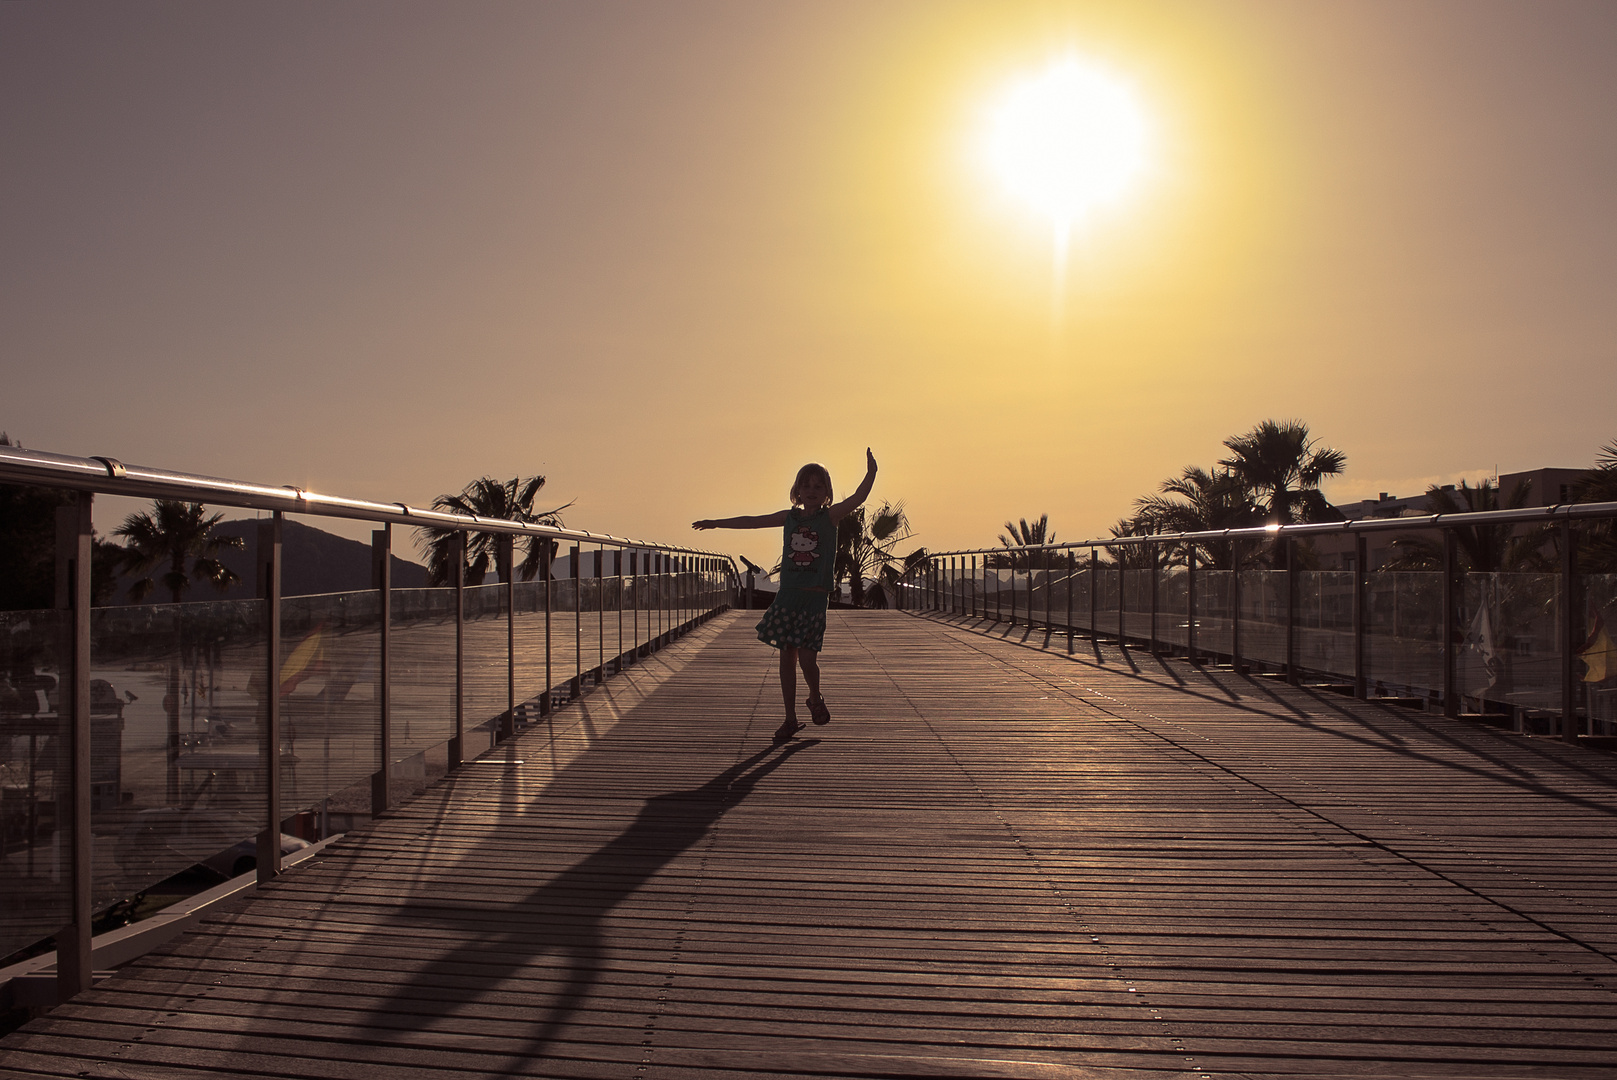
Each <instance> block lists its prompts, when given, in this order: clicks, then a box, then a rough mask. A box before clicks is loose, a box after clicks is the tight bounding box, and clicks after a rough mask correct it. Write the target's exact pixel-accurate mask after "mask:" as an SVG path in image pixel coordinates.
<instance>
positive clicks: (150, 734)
mask: <svg viewBox="0 0 1617 1080" xmlns="http://www.w3.org/2000/svg"><path fill="white" fill-rule="evenodd" d="M264 610H265V609H264V601H262V600H236V601H205V602H199V603H188V604H136V605H129V606H125V607H112V608H96V609H94V610H93V611H92V612H91V613H90V657H91V663H90V668H91V670H90V678H91V683H90V702H91V703H90V721H91V723H90V746H91V752H90V771H91V780H90V782H91V827H92V829H93V831H94V832H95V834H96V835H97V837H98V838H102V839H101V840H100V841H99V842H98V845H97V854H98V855H110V856H111V857H110V858H106V857H98V858H95V859H94V860H92V875H93V877H94V879H95V882H94V887H93V892H92V896H91V903H92V905H93V906H94V907H96V908H97V909H100V908H102V907H104V906H105V905H107V904H110V903H112V902H113V901H115V900H119V899H121V898H123V897H125V896H129V895H131V894H133V893H137V892H140V891H142V890H143V889H146V888H148V887H150V886H151V885H154V884H156V883H157V882H159V881H162V880H163V879H164V878H167V877H169V876H171V875H173V874H175V873H178V872H179V871H181V870H184V869H186V868H188V867H190V866H192V865H194V864H196V863H199V862H202V861H204V860H210V859H215V857H217V856H219V855H220V854H221V853H222V852H225V851H227V850H228V849H230V848H232V847H234V846H236V845H238V844H242V845H245V847H244V848H243V850H241V851H240V852H238V853H237V855H236V857H235V858H232V859H228V860H226V861H225V863H223V864H220V863H218V862H217V861H216V862H215V864H214V868H215V869H217V870H219V871H220V872H221V873H224V874H231V873H233V872H234V870H235V869H236V867H235V865H234V864H235V862H236V861H238V859H239V860H251V859H252V858H253V855H252V852H251V850H249V849H250V848H251V844H252V838H253V837H255V836H256V835H257V833H258V832H259V830H260V829H261V828H262V825H261V823H262V822H263V820H264V816H265V804H264V791H265V762H264V748H263V742H262V740H263V720H264V716H265V714H266V710H265V687H266V684H267V683H268V681H269V680H268V677H267V676H268V672H267V670H266V665H267V663H268V652H267V650H266V648H265V645H264ZM280 752H281V756H282V760H283V762H291V761H293V760H295V755H296V748H295V747H294V746H293V745H292V743H291V741H290V740H289V739H284V738H283V740H282V745H281V747H280Z"/></svg>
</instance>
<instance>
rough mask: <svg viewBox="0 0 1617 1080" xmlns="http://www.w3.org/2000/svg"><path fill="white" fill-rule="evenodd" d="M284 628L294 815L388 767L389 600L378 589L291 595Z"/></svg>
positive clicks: (288, 808)
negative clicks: (384, 735) (384, 740)
mask: <svg viewBox="0 0 1617 1080" xmlns="http://www.w3.org/2000/svg"><path fill="white" fill-rule="evenodd" d="M281 629H282V634H281V656H282V660H281V728H282V737H283V748H282V761H283V771H282V779H281V783H282V792H283V804H282V805H283V809H284V814H285V815H290V814H292V813H295V812H297V811H299V810H304V809H307V808H309V807H312V806H315V805H316V804H318V803H319V802H320V801H321V800H322V799H324V798H325V796H326V795H328V794H329V793H331V792H334V791H339V790H341V789H342V788H345V787H348V786H350V785H352V784H356V783H359V782H360V781H362V780H364V779H365V778H366V777H368V776H370V775H371V774H372V773H375V772H377V771H378V770H379V769H380V768H381V761H380V756H381V686H380V678H381V646H382V640H381V598H380V597H379V596H378V595H377V593H376V592H374V591H371V590H366V591H364V592H352V593H332V594H329V595H326V596H289V597H287V598H285V599H284V600H282V602H281ZM287 754H290V755H291V758H290V760H288V759H287V756H286V755H287Z"/></svg>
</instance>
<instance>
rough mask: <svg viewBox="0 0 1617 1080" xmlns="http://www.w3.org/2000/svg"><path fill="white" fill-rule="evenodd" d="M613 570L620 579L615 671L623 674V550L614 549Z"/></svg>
mask: <svg viewBox="0 0 1617 1080" xmlns="http://www.w3.org/2000/svg"><path fill="white" fill-rule="evenodd" d="M612 569H613V570H615V571H617V573H616V575H615V576H616V577H617V579H618V658H617V660H616V662H615V665H614V667H613V669H612V670H613V671H614V672H616V673H617V674H619V675H622V674H623V549H622V548H614V549H613V551H612Z"/></svg>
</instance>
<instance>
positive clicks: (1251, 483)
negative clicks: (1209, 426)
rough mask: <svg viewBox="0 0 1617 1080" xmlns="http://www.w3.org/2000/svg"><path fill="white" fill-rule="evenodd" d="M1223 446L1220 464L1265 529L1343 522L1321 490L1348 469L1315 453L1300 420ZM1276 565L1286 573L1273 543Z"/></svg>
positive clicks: (1269, 424)
mask: <svg viewBox="0 0 1617 1080" xmlns="http://www.w3.org/2000/svg"><path fill="white" fill-rule="evenodd" d="M1224 445H1225V446H1226V447H1228V448H1229V450H1230V456H1229V457H1227V458H1223V459H1221V460H1220V461H1219V464H1220V465H1222V466H1224V468H1226V469H1228V470H1229V471H1230V473H1231V474H1233V475H1234V476H1235V478H1236V479H1237V480H1239V481H1240V482H1241V483H1242V484H1244V485H1246V488H1247V490H1248V491H1249V492H1250V494H1251V497H1252V501H1253V504H1254V506H1256V507H1257V508H1258V511H1259V513H1260V514H1261V515H1262V521H1263V522H1264V523H1266V524H1270V525H1292V524H1295V523H1297V522H1300V521H1340V520H1342V515H1341V514H1340V513H1339V512H1338V511H1337V509H1336V508H1335V507H1334V506H1332V505H1331V504H1330V503H1329V502H1327V501H1326V500H1325V496H1324V494H1323V493H1322V492H1321V491H1320V490H1319V485H1320V483H1321V482H1322V481H1323V480H1324V479H1325V478H1326V477H1328V476H1336V475H1337V474H1339V473H1340V472H1341V471H1342V470H1343V469H1345V468H1346V467H1347V455H1346V454H1344V453H1342V451H1340V450H1332V449H1329V448H1322V449H1316V447H1315V443H1314V440H1313V439H1312V438H1310V437H1309V434H1308V425H1307V424H1305V423H1303V422H1302V421H1301V420H1285V421H1274V420H1265V421H1263V422H1262V423H1261V424H1259V425H1258V426H1257V427H1255V428H1253V429H1252V430H1251V431H1249V432H1247V433H1246V434H1245V435H1234V436H1231V437H1230V438H1228V439H1225V440H1224ZM1274 565H1275V566H1276V567H1278V568H1280V569H1285V566H1286V545H1285V544H1282V543H1276V545H1275V550H1274Z"/></svg>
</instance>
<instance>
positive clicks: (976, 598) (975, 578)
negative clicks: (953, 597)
mask: <svg viewBox="0 0 1617 1080" xmlns="http://www.w3.org/2000/svg"><path fill="white" fill-rule="evenodd" d="M982 583H983V581H982V578H981V576H979V575H978V573H977V556H975V555H973V556H972V557H971V617H972V618H973V619H975V618H977V617H978V616H977V612H978V609H979V608H981V607H982Z"/></svg>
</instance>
